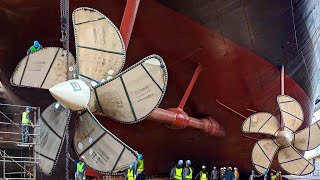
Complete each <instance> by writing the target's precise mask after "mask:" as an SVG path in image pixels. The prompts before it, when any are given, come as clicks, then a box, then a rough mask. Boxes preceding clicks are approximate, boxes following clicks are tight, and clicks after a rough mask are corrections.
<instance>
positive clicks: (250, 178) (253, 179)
mask: <svg viewBox="0 0 320 180" xmlns="http://www.w3.org/2000/svg"><path fill="white" fill-rule="evenodd" d="M261 176H262V175H256V174H255V172H254V170H251V175H250V177H249V180H256V179H257V178H258V177H261Z"/></svg>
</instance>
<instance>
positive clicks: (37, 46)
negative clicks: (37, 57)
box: [27, 40, 42, 56]
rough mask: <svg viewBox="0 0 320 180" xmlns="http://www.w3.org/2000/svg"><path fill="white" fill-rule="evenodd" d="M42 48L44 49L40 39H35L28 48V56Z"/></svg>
mask: <svg viewBox="0 0 320 180" xmlns="http://www.w3.org/2000/svg"><path fill="white" fill-rule="evenodd" d="M41 49H42V46H41V44H40V43H39V41H37V40H35V41H34V42H33V45H32V46H31V47H30V48H29V49H28V51H27V56H29V55H30V54H31V53H33V52H36V51H39V50H41Z"/></svg>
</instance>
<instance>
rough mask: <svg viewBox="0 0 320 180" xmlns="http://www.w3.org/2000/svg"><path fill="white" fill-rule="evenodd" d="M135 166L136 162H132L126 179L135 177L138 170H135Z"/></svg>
mask: <svg viewBox="0 0 320 180" xmlns="http://www.w3.org/2000/svg"><path fill="white" fill-rule="evenodd" d="M134 166H135V163H134V162H131V163H130V166H129V168H128V170H127V173H126V177H125V178H124V179H126V180H134V179H135V176H136V172H135V170H134Z"/></svg>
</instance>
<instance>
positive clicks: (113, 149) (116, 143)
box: [74, 110, 137, 174]
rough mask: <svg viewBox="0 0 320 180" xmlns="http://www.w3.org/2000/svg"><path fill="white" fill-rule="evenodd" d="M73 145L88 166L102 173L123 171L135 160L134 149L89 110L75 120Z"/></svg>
mask: <svg viewBox="0 0 320 180" xmlns="http://www.w3.org/2000/svg"><path fill="white" fill-rule="evenodd" d="M74 147H75V150H76V152H77V154H78V155H79V156H84V157H85V159H84V161H85V163H86V164H87V165H88V166H90V167H91V168H93V169H94V170H97V171H99V172H103V173H108V174H115V173H117V172H119V171H123V170H125V169H127V168H128V167H129V165H130V162H135V161H136V160H137V158H136V156H137V154H136V153H135V152H134V150H133V149H131V148H130V147H129V146H128V145H126V144H125V143H123V142H122V141H121V140H120V139H118V138H117V137H116V136H114V135H113V134H112V133H111V132H109V131H108V130H107V129H105V128H104V127H103V126H102V125H101V124H100V123H99V122H98V120H97V119H96V118H95V117H94V115H93V114H92V113H91V112H90V111H89V110H86V111H84V112H83V113H82V114H81V115H80V116H79V118H78V120H77V124H76V129H75V134H74Z"/></svg>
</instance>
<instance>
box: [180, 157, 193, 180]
mask: <svg viewBox="0 0 320 180" xmlns="http://www.w3.org/2000/svg"><path fill="white" fill-rule="evenodd" d="M192 176H193V168H192V167H191V161H190V160H186V167H185V168H183V171H182V179H183V180H192Z"/></svg>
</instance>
